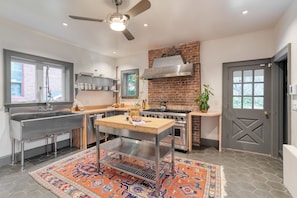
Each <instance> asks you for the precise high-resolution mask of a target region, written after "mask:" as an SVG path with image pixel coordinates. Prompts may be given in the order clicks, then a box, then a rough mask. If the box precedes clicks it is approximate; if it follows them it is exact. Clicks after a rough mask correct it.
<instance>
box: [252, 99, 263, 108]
mask: <svg viewBox="0 0 297 198" xmlns="http://www.w3.org/2000/svg"><path fill="white" fill-rule="evenodd" d="M254 109H264V97H254Z"/></svg>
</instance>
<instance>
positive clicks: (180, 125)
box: [173, 122, 187, 127]
mask: <svg viewBox="0 0 297 198" xmlns="http://www.w3.org/2000/svg"><path fill="white" fill-rule="evenodd" d="M186 124H187V123H186V122H184V123H179V122H175V124H174V125H173V126H174V127H184V126H185V125H186Z"/></svg>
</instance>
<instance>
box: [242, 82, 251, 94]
mask: <svg viewBox="0 0 297 198" xmlns="http://www.w3.org/2000/svg"><path fill="white" fill-rule="evenodd" d="M243 95H244V96H252V95H253V86H252V84H251V83H248V84H244V85H243Z"/></svg>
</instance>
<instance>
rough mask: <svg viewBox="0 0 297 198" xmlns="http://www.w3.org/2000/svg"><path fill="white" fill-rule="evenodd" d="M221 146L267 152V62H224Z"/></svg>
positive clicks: (269, 70) (269, 137) (269, 142)
mask: <svg viewBox="0 0 297 198" xmlns="http://www.w3.org/2000/svg"><path fill="white" fill-rule="evenodd" d="M223 68H224V76H223V80H224V81H223V86H224V92H223V107H224V109H223V136H222V139H223V146H224V147H226V148H232V149H237V150H244V151H250V152H258V153H263V154H270V153H271V147H270V145H271V130H270V122H271V119H270V118H271V105H270V101H271V92H270V87H271V81H270V77H271V59H270V58H269V59H260V60H250V61H241V62H233V63H224V64H223Z"/></svg>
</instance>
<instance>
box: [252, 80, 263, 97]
mask: <svg viewBox="0 0 297 198" xmlns="http://www.w3.org/2000/svg"><path fill="white" fill-rule="evenodd" d="M254 92H255V93H254V95H255V96H263V95H264V83H255V84H254Z"/></svg>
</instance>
